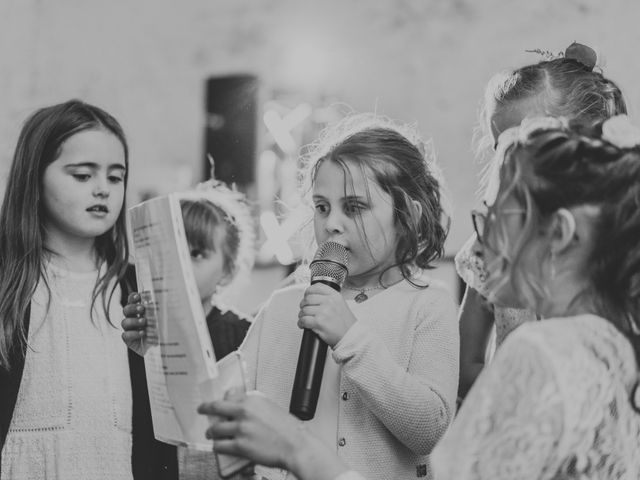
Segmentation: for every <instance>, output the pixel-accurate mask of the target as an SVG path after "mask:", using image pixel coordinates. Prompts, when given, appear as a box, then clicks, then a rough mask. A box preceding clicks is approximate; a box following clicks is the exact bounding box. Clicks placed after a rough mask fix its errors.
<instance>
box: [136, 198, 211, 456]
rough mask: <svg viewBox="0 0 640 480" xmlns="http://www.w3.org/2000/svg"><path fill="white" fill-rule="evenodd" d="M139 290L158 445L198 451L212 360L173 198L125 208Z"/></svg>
mask: <svg viewBox="0 0 640 480" xmlns="http://www.w3.org/2000/svg"><path fill="white" fill-rule="evenodd" d="M129 218H130V222H131V231H132V232H133V243H134V250H135V264H136V274H137V280H138V290H139V292H140V294H141V296H142V300H143V304H144V305H145V309H146V313H145V316H146V318H147V321H148V328H147V339H146V340H145V342H146V345H145V346H146V347H147V350H146V353H145V356H144V362H145V368H146V373H147V384H148V388H149V400H150V403H151V412H152V419H153V431H154V434H155V437H156V438H157V439H158V440H161V441H164V442H167V443H171V444H173V445H187V446H189V447H191V448H196V449H199V450H208V451H210V450H211V448H212V444H211V441H209V440H206V439H205V431H206V429H207V427H208V423H209V422H208V419H207V417H205V416H203V415H199V414H198V413H197V411H196V409H197V407H198V405H200V404H201V403H202V402H203V401H210V400H212V399H214V398H219V397H220V396H221V395H222V393H221V392H219V391H216V382H215V381H213V379H215V378H216V377H217V376H218V370H217V366H216V359H215V355H214V351H213V346H212V344H211V337H210V336H209V332H208V329H207V324H206V319H205V316H204V312H203V310H202V304H201V302H200V296H199V294H198V290H197V285H196V281H195V277H194V275H193V271H192V267H191V258H190V253H189V248H188V245H187V241H186V237H185V233H184V224H183V222H182V214H181V210H180V202H179V196H178V195H177V194H172V195H168V196H164V197H159V198H154V199H151V200H148V201H146V202H144V203H142V204H140V205H136V206H135V207H132V208H130V209H129Z"/></svg>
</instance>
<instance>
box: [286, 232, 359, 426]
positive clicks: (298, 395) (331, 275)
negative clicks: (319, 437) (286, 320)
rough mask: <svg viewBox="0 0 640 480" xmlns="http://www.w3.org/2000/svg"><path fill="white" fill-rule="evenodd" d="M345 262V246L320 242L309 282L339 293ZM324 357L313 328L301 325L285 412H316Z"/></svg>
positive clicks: (324, 348)
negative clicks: (292, 378) (299, 340)
mask: <svg viewBox="0 0 640 480" xmlns="http://www.w3.org/2000/svg"><path fill="white" fill-rule="evenodd" d="M348 263H349V253H348V252H347V249H346V248H344V247H343V246H342V245H340V244H339V243H336V242H324V243H323V244H322V245H320V247H319V248H318V251H317V252H316V254H315V256H314V257H313V261H312V262H311V264H310V265H309V269H310V270H311V285H313V284H315V283H324V284H325V285H329V286H330V287H331V288H333V289H334V290H336V291H337V292H339V291H340V289H341V288H342V283H343V282H344V280H345V279H346V278H347V265H348ZM326 358H327V344H326V343H324V342H323V341H322V340H321V339H320V337H318V335H316V333H315V332H314V331H313V330H310V329H308V328H305V329H304V333H303V334H302V342H301V343H300V354H299V355H298V366H297V367H296V376H295V379H294V381H293V389H292V391H291V403H290V404H289V412H290V413H292V414H293V415H295V416H296V417H298V418H299V419H300V420H311V419H312V418H313V416H314V415H315V413H316V406H317V405H318V396H319V395H320V385H321V384H322V373H323V371H324V361H325V359H326Z"/></svg>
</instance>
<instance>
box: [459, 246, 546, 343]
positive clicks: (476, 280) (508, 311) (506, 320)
mask: <svg viewBox="0 0 640 480" xmlns="http://www.w3.org/2000/svg"><path fill="white" fill-rule="evenodd" d="M479 250H480V248H479V245H478V241H477V239H476V236H475V234H474V235H473V236H472V237H471V238H469V240H467V242H466V243H465V244H464V245H463V246H462V248H461V249H460V251H459V252H458V253H457V254H456V257H455V264H456V270H457V272H458V275H460V278H462V280H464V281H465V283H466V284H467V285H468V286H469V287H470V288H473V289H474V290H476V291H477V292H478V293H480V295H482V296H483V297H486V296H487V295H488V293H489V292H488V291H487V286H486V281H487V272H486V270H485V268H484V261H483V260H482V258H481V256H480V255H478V252H479ZM494 318H495V320H494V324H495V330H496V331H495V334H496V337H495V346H496V347H498V346H500V344H501V343H502V342H503V341H504V339H505V338H506V337H507V335H508V334H509V333H511V332H512V331H513V330H514V329H515V328H517V327H518V326H520V325H522V324H523V323H526V322H530V321H532V320H535V319H536V316H535V314H534V313H533V312H531V311H529V310H521V309H517V308H507V307H500V306H495V307H494Z"/></svg>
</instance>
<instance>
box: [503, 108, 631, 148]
mask: <svg viewBox="0 0 640 480" xmlns="http://www.w3.org/2000/svg"><path fill="white" fill-rule="evenodd" d="M568 125H569V123H568V121H567V119H565V118H562V117H536V118H525V119H524V120H523V121H522V123H521V124H520V126H519V127H513V128H509V129H507V130H505V131H504V132H503V133H502V134H501V135H500V137H499V138H498V145H499V147H501V148H500V149H501V150H504V149H506V148H507V147H508V146H509V145H511V144H512V143H515V142H517V141H519V142H524V141H526V139H527V138H528V137H529V136H530V135H531V134H532V133H533V132H535V131H538V130H554V129H566V128H568ZM600 138H601V139H602V140H604V141H605V142H608V143H610V144H611V145H613V146H614V147H617V148H620V149H629V148H636V147H640V128H638V127H637V126H635V125H634V124H633V123H631V120H630V119H629V116H628V115H625V114H621V115H615V116H613V117H610V118H608V119H606V120H605V121H604V122H603V123H602V134H601V136H600Z"/></svg>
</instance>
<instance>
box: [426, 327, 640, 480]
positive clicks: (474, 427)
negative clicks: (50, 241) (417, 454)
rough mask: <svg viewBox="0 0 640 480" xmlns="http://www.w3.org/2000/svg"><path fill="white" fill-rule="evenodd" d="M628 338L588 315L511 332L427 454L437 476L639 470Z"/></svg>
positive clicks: (639, 422) (496, 477)
mask: <svg viewBox="0 0 640 480" xmlns="http://www.w3.org/2000/svg"><path fill="white" fill-rule="evenodd" d="M638 379H639V371H638V366H637V363H636V360H635V356H634V353H633V350H632V348H631V345H630V344H629V342H628V341H627V339H626V338H625V337H624V336H623V335H622V334H621V333H619V332H618V331H617V330H616V329H615V327H613V325H611V324H610V323H609V322H607V321H606V320H604V319H602V318H600V317H596V316H593V315H580V316H576V317H568V318H562V319H558V318H556V319H548V320H545V321H544V322H535V323H529V324H527V325H523V326H522V327H521V328H519V329H518V330H517V331H516V332H513V334H511V335H509V338H508V339H507V340H506V341H505V342H504V344H503V345H502V347H501V348H500V349H499V350H498V351H497V353H496V356H495V358H494V360H493V362H492V363H491V364H490V365H489V366H488V367H487V368H486V369H484V370H483V372H482V373H481V374H480V376H479V377H478V380H477V381H476V383H475V385H474V387H473V389H471V391H470V392H469V395H468V397H467V401H465V403H464V404H463V405H462V408H461V409H460V412H459V414H458V416H457V418H456V420H455V421H454V423H453V425H452V426H451V428H450V430H449V431H448V432H447V434H446V435H445V437H444V438H443V439H442V441H441V443H440V444H439V445H438V446H437V447H436V449H435V450H434V452H433V454H432V456H431V461H432V467H433V469H434V472H435V473H436V477H435V478H437V479H439V480H440V479H456V480H466V479H491V480H502V479H504V480H507V479H509V480H511V479H519V480H528V479H540V480H542V479H560V478H562V479H581V480H585V479H599V480H609V479H634V480H637V479H638V478H640V453H639V452H640V415H639V414H638V413H637V412H636V411H634V409H633V407H632V405H631V401H630V397H631V392H632V390H633V388H634V387H635V385H636V384H637V382H638Z"/></svg>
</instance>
